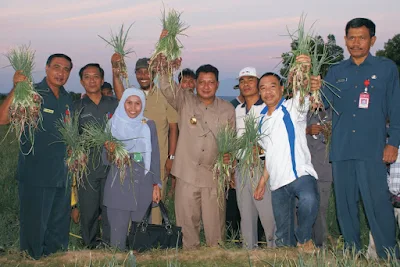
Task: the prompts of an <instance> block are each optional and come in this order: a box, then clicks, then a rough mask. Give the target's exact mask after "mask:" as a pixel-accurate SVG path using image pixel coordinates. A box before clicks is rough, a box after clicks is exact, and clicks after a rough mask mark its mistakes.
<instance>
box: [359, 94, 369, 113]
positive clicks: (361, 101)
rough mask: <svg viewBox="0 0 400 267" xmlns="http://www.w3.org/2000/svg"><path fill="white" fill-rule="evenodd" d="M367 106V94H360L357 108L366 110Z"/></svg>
mask: <svg viewBox="0 0 400 267" xmlns="http://www.w3.org/2000/svg"><path fill="white" fill-rule="evenodd" d="M368 106H369V94H368V93H365V92H364V93H361V94H360V99H359V100H358V108H364V109H367V108H368Z"/></svg>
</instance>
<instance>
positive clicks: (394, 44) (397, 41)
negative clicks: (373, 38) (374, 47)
mask: <svg viewBox="0 0 400 267" xmlns="http://www.w3.org/2000/svg"><path fill="white" fill-rule="evenodd" d="M376 56H379V57H387V58H389V59H391V60H393V61H394V63H396V65H397V68H398V70H399V73H400V34H396V35H395V36H394V37H393V38H392V39H389V40H388V41H387V42H386V43H385V45H384V47H383V50H378V51H376Z"/></svg>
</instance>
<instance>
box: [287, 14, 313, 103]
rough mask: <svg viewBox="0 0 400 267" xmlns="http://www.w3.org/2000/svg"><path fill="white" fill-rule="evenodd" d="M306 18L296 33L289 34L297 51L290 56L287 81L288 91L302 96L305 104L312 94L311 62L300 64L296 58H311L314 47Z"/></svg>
mask: <svg viewBox="0 0 400 267" xmlns="http://www.w3.org/2000/svg"><path fill="white" fill-rule="evenodd" d="M305 20H306V17H305V16H304V15H302V16H301V17H300V21H299V24H298V27H297V30H296V31H295V32H294V33H290V32H289V36H290V37H291V38H292V41H293V42H294V44H295V45H294V46H295V49H293V50H292V51H291V52H290V53H289V55H290V67H289V73H288V80H287V89H288V90H291V91H292V93H293V95H296V94H300V103H301V104H304V97H306V96H307V95H308V94H309V93H310V89H311V83H310V82H311V80H310V78H311V77H310V76H311V62H298V61H296V57H297V56H300V55H306V56H310V51H311V49H312V47H313V44H314V43H315V42H314V37H313V36H312V33H311V29H312V27H311V29H310V30H309V31H308V32H306V30H305Z"/></svg>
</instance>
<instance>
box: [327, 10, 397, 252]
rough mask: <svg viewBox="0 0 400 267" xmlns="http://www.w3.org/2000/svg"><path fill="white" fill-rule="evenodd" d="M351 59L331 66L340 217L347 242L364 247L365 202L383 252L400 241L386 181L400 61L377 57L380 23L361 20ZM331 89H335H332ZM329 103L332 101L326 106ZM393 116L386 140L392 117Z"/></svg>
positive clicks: (350, 27)
mask: <svg viewBox="0 0 400 267" xmlns="http://www.w3.org/2000/svg"><path fill="white" fill-rule="evenodd" d="M345 41H346V46H347V49H348V51H349V53H350V55H351V57H350V58H349V59H348V60H344V61H342V62H341V63H339V64H337V65H335V66H333V67H331V69H330V70H329V72H328V74H327V76H326V78H325V81H327V82H328V83H330V84H331V85H334V86H336V87H337V88H339V89H340V91H339V92H336V93H337V94H338V95H339V96H340V98H339V97H337V96H335V95H334V94H333V93H332V92H331V91H330V89H329V88H328V87H327V86H325V87H324V88H323V90H324V93H325V94H326V95H327V96H328V98H329V100H330V102H331V103H332V105H333V106H334V108H335V109H336V110H337V111H338V114H336V113H335V112H333V119H332V129H333V130H332V143H331V150H330V160H331V161H332V170H333V178H334V183H335V194H336V207H337V217H338V220H339V224H340V228H341V230H342V234H343V237H344V239H345V242H346V245H347V246H353V245H355V247H356V249H360V248H361V242H360V226H359V223H360V222H359V217H358V201H359V200H360V195H361V199H362V201H363V203H364V208H365V212H366V215H367V218H368V223H369V226H370V228H371V232H372V235H373V237H374V240H375V244H376V249H377V253H378V255H379V256H380V257H383V258H384V257H386V250H385V249H392V248H394V247H395V245H396V239H395V219H394V215H393V208H392V205H391V203H390V195H389V190H388V185H387V182H386V163H392V162H394V161H395V160H396V158H397V154H398V147H399V140H400V104H399V103H398V101H399V100H400V86H399V73H398V70H397V68H396V65H395V64H394V63H393V62H392V61H391V60H389V59H386V58H378V57H374V56H372V55H371V54H370V52H369V51H370V48H371V47H372V46H373V45H374V43H375V41H376V37H375V24H374V23H373V22H372V21H370V20H369V19H365V18H356V19H353V20H351V21H349V22H348V23H347V25H346V36H345ZM331 90H335V89H332V88H331ZM326 106H327V105H326ZM387 119H389V120H390V128H389V131H388V135H389V139H388V144H386V142H385V141H386V134H387V132H386V127H385V126H386V120H387Z"/></svg>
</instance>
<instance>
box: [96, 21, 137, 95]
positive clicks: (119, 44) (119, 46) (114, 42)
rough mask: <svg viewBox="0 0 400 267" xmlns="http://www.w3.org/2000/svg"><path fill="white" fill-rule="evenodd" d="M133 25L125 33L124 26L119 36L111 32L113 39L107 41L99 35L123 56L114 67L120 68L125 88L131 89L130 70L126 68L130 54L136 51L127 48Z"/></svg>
mask: <svg viewBox="0 0 400 267" xmlns="http://www.w3.org/2000/svg"><path fill="white" fill-rule="evenodd" d="M132 25H133V23H132V24H131V25H130V26H129V27H128V29H127V30H126V31H125V30H124V25H123V24H122V26H121V28H120V30H119V32H118V33H117V34H114V33H113V32H111V38H110V40H107V39H105V38H104V37H101V36H100V35H98V36H99V37H100V38H101V39H103V40H104V41H105V42H106V43H107V44H108V45H110V46H112V47H113V48H114V52H115V53H118V54H120V55H121V57H122V58H121V61H119V62H118V63H117V64H118V65H117V66H113V68H118V69H119V75H120V78H121V80H122V81H124V82H125V86H124V87H125V88H129V87H130V84H129V79H128V70H127V67H126V63H125V58H126V57H127V55H128V54H130V53H133V52H134V51H133V50H132V49H131V48H125V46H126V43H127V41H128V33H129V30H130V29H131V27H132Z"/></svg>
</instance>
